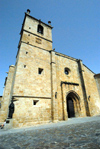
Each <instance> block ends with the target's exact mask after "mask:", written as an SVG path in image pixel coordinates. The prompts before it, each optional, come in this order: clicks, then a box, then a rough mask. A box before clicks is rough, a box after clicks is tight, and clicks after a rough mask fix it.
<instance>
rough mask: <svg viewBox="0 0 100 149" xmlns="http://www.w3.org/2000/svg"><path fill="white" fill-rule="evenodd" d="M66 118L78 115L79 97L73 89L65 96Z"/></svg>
mask: <svg viewBox="0 0 100 149" xmlns="http://www.w3.org/2000/svg"><path fill="white" fill-rule="evenodd" d="M66 104H67V114H68V118H71V117H79V116H80V110H81V108H80V98H79V96H78V94H77V93H76V92H74V91H70V92H68V94H67V97H66Z"/></svg>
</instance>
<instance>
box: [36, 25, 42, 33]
mask: <svg viewBox="0 0 100 149" xmlns="http://www.w3.org/2000/svg"><path fill="white" fill-rule="evenodd" d="M37 31H38V32H39V33H41V34H43V27H42V26H41V25H40V24H39V25H38V29H37Z"/></svg>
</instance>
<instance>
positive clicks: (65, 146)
mask: <svg viewBox="0 0 100 149" xmlns="http://www.w3.org/2000/svg"><path fill="white" fill-rule="evenodd" d="M80 148H82V149H100V116H98V117H93V118H90V117H89V118H74V119H71V120H69V121H66V122H59V123H53V124H46V125H41V126H37V127H30V128H21V129H10V130H5V129H4V130H2V129H0V149H80Z"/></svg>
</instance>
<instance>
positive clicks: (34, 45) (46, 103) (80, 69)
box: [0, 10, 100, 127]
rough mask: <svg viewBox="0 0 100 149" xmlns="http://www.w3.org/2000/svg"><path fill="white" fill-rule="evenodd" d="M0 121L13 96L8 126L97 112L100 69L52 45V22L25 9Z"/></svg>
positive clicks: (99, 93)
mask: <svg viewBox="0 0 100 149" xmlns="http://www.w3.org/2000/svg"><path fill="white" fill-rule="evenodd" d="M0 100H1V106H0V122H2V121H4V119H6V118H7V117H8V113H9V105H10V103H11V102H12V101H13V103H14V107H15V109H14V113H13V118H12V121H13V122H12V124H13V127H23V126H32V125H36V124H42V123H49V122H57V121H62V120H67V119H68V118H71V117H86V116H94V115H99V114H100V74H95V73H93V72H92V71H91V70H90V69H89V68H88V67H87V66H85V65H84V64H83V63H82V60H80V59H75V58H72V57H69V56H67V55H64V54H61V53H58V52H56V51H55V50H53V49H52V26H51V22H50V21H49V22H48V24H46V23H44V22H42V21H41V20H38V19H36V18H34V17H32V16H30V10H27V13H25V17H24V21H23V24H22V29H21V32H20V41H19V45H18V52H17V56H16V63H15V65H11V66H10V67H9V72H8V76H7V78H6V80H5V89H4V93H3V96H2V98H0Z"/></svg>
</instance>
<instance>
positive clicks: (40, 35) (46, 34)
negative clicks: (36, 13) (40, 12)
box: [19, 9, 52, 51]
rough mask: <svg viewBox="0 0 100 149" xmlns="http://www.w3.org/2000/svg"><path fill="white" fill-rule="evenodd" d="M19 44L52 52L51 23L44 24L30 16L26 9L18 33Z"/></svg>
mask: <svg viewBox="0 0 100 149" xmlns="http://www.w3.org/2000/svg"><path fill="white" fill-rule="evenodd" d="M20 35H21V38H20V42H19V46H20V44H21V43H22V42H23V43H26V44H28V45H31V46H33V47H37V48H41V49H43V50H49V51H50V50H52V26H51V21H48V24H45V23H44V22H42V21H41V20H40V19H39V20H38V19H36V18H34V17H32V16H30V10H29V9H27V13H25V18H24V21H23V24H22V29H21V32H20Z"/></svg>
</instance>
